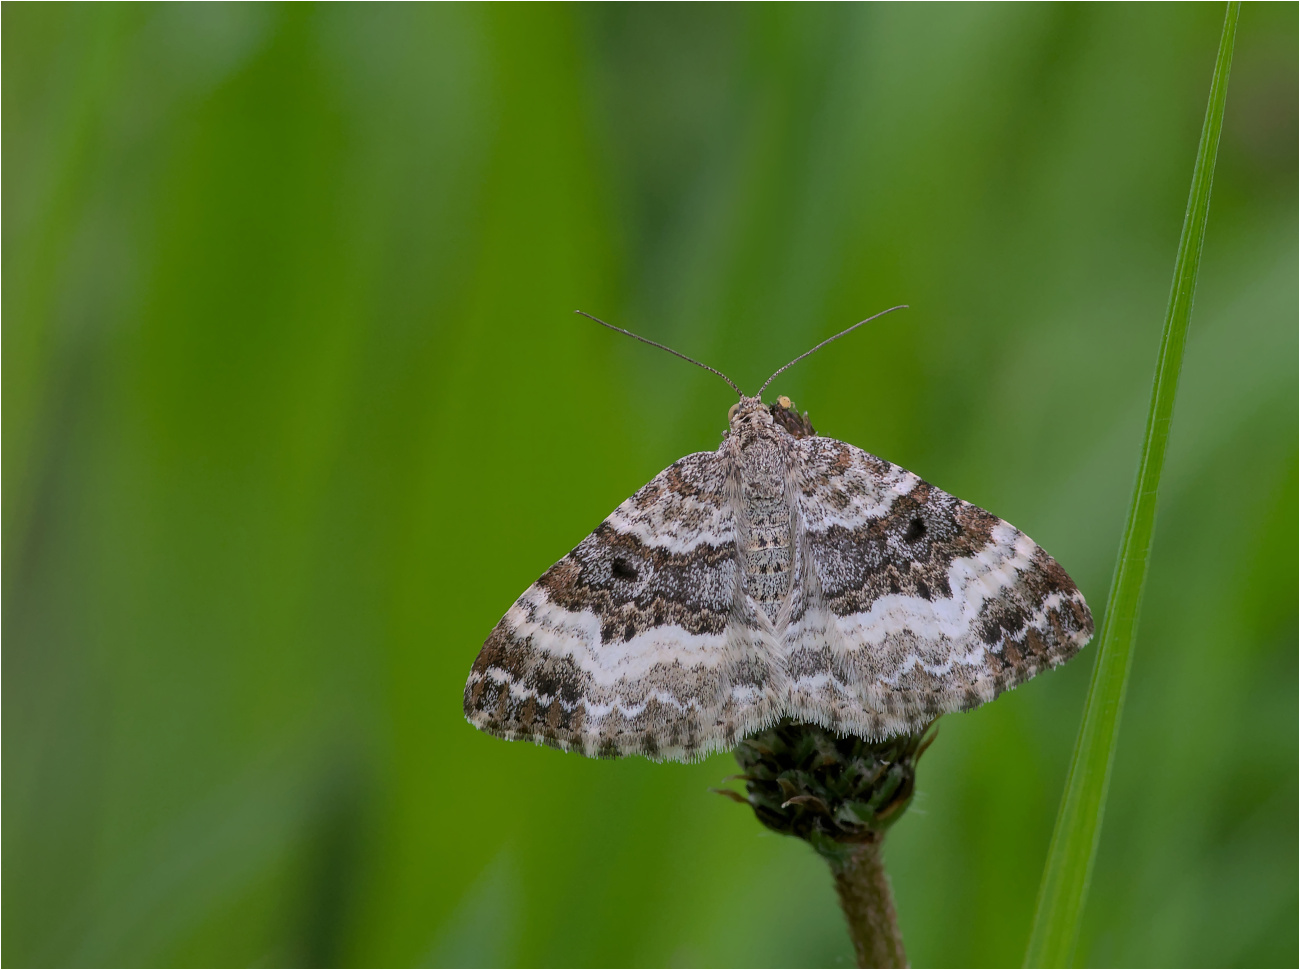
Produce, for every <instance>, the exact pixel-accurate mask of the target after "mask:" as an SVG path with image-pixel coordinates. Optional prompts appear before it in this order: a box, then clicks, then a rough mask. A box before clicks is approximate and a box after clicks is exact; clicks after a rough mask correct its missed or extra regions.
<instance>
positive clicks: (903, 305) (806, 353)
mask: <svg viewBox="0 0 1300 970" xmlns="http://www.w3.org/2000/svg"><path fill="white" fill-rule="evenodd" d="M906 309H907V304H906V303H900V304H899V305H898V306H891V307H890V308H889V309H888V310H881V311H880V312H879V313H877V314H875V315H874V316H870V317H867V319H865V320H859V321H858V322H857V323H855V324H854V325H853V326H851V327H849V328H848V329H847V330H841V331H840V332H839V333H837V334H836V335H835V336H834V337H827V338H826V339H825V340H823V341H822V342H821V343H819V344H818V345H817V346H816V347H814V348H813V349H812V350H805V351H804V352H803V353H802V354H800V355H799V356H798V357H796V358H795V359H794V360H792V361H790V363H788V364H786V365H785V366H784V367H782V368H780V369H778V370H777V372H776V373H775V374H773V375H772V376H771V377H769V378H768V379H767V380H765V381H764V382H763V386H762V387H760V388H759V389H758V395H757V396H758V397H762V396H763V392H764V391H765V390H767V385H769V384H771V383H772V382H773V381H774V380H776V379H777V377H778V376H779V375H780V374H781V373H782V372H783V371H787V370H789V369H790V368H791V367H793V366H794V365H795V364H797V363H799V361H801V360H803V359H804V358H805V357H809V356H811V355H813V354H815V353H817V351H819V350H821V349H822V348H823V347H825V346H826V345H827V344H828V343H830V342H831V341H832V340H839V339H840V338H841V337H843V336H844V335H845V334H846V333H852V332H853V331H854V330H857V329H858V327H860V326H862V325H863V324H864V323H870V322H871V321H872V320H879V319H880V318H881V317H883V316H884V315H885V314H886V313H893V312H894V311H895V310H906ZM606 326H609V324H606ZM732 386H733V387H734V386H735V385H732Z"/></svg>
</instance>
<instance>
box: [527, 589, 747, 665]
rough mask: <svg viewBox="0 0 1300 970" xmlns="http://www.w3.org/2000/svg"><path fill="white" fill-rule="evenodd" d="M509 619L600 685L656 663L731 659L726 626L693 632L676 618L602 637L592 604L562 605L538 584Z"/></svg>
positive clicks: (713, 662)
mask: <svg viewBox="0 0 1300 970" xmlns="http://www.w3.org/2000/svg"><path fill="white" fill-rule="evenodd" d="M530 613H531V614H532V617H533V618H532V619H529V614H530ZM506 621H507V624H508V625H509V627H510V630H511V632H512V633H513V634H514V636H515V637H516V638H518V639H520V640H524V639H527V638H529V637H531V638H532V646H533V648H534V649H535V650H538V651H540V652H542V653H546V654H550V655H551V656H553V657H567V658H569V659H571V660H572V661H573V662H574V663H575V664H576V665H577V666H578V667H579V669H581V670H582V671H583V672H584V673H586V674H589V675H590V676H591V678H592V680H593V681H594V682H595V683H596V684H597V685H599V686H601V687H612V686H614V685H615V684H617V683H618V682H619V681H620V680H636V679H638V678H640V677H643V676H645V675H646V674H647V673H649V672H650V670H651V668H653V667H663V666H672V665H673V664H674V663H680V664H681V666H682V667H684V668H687V669H690V668H692V667H704V668H709V669H712V668H716V667H718V666H720V665H721V664H722V663H724V662H725V660H726V659H727V651H726V650H725V649H724V648H725V646H726V643H727V634H726V633H725V632H722V633H716V634H705V633H690V632H689V631H687V630H685V629H683V628H682V627H680V626H677V625H675V624H665V625H663V626H657V627H652V628H651V629H649V630H646V631H645V632H644V633H638V634H637V635H636V636H634V637H633V638H632V639H631V640H627V641H622V640H617V641H614V642H611V643H602V642H601V637H600V617H598V616H597V615H596V613H595V612H594V611H593V610H589V609H588V610H583V611H582V612H580V613H574V612H573V611H571V610H567V609H565V608H564V607H562V606H557V605H556V604H554V603H552V602H551V601H550V600H549V599H548V598H547V596H546V591H545V590H543V589H542V588H541V587H539V586H535V585H534V586H530V587H529V588H528V590H527V591H526V592H525V593H524V595H523V596H521V597H519V599H518V600H517V601H516V602H515V605H514V606H512V607H510V610H509V612H507V613H506Z"/></svg>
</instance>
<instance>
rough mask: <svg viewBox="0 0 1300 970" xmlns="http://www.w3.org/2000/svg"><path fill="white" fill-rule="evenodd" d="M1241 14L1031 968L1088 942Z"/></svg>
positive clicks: (1168, 318) (1228, 52)
mask: <svg viewBox="0 0 1300 970" xmlns="http://www.w3.org/2000/svg"><path fill="white" fill-rule="evenodd" d="M1240 11H1241V4H1240V3H1239V2H1232V3H1229V4H1228V9H1227V13H1226V15H1225V17H1224V21H1223V34H1222V36H1221V37H1220V39H1219V55H1218V58H1217V60H1216V62H1215V65H1214V77H1213V79H1212V81H1211V83H1210V100H1209V104H1208V105H1207V107H1206V109H1205V123H1204V125H1203V126H1202V128H1201V142H1200V146H1199V147H1198V148H1197V151H1196V166H1195V168H1194V169H1193V171H1192V188H1191V193H1190V194H1189V196H1188V199H1187V213H1186V215H1185V216H1184V217H1183V231H1182V237H1181V238H1180V239H1179V241H1178V258H1177V261H1176V262H1175V263H1174V280H1173V288H1172V291H1171V292H1170V294H1169V309H1168V310H1167V311H1166V313H1165V327H1164V335H1163V336H1162V338H1161V342H1160V354H1159V357H1158V359H1157V361H1156V375H1155V385H1154V387H1153V388H1152V390H1151V410H1150V412H1149V413H1148V415H1147V426H1146V436H1145V439H1144V441H1143V443H1142V456H1141V463H1140V464H1139V466H1138V475H1137V483H1136V485H1135V486H1134V489H1133V501H1132V503H1131V504H1130V506H1129V512H1128V521H1127V522H1126V524H1125V526H1124V540H1123V544H1122V545H1121V546H1120V552H1119V559H1118V561H1117V562H1116V564H1115V573H1114V577H1113V579H1112V581H1111V590H1110V597H1109V599H1108V601H1107V604H1106V617H1105V620H1104V621H1103V623H1102V628H1101V637H1100V646H1099V647H1098V650H1097V660H1096V665H1095V666H1094V668H1093V673H1092V681H1091V683H1090V685H1089V687H1088V699H1087V703H1086V705H1085V709H1084V715H1083V724H1082V725H1081V726H1080V728H1079V737H1078V740H1077V741H1076V742H1075V747H1074V755H1073V758H1072V760H1071V763H1070V774H1069V777H1068V779H1067V780H1066V786H1065V795H1064V797H1063V798H1062V799H1061V807H1060V810H1059V812H1058V813H1057V816H1056V827H1055V829H1054V830H1053V832H1052V842H1051V846H1050V848H1049V849H1048V855H1047V864H1046V866H1045V868H1044V870H1043V881H1042V884H1041V885H1040V887H1039V890H1038V907H1037V911H1036V912H1035V914H1034V925H1033V929H1032V930H1031V932H1030V937H1029V949H1028V952H1027V953H1026V955H1025V966H1027V967H1064V966H1068V965H1069V961H1070V959H1071V957H1072V956H1073V953H1074V947H1075V942H1076V940H1077V939H1078V936H1079V923H1080V917H1081V916H1082V914H1083V905H1084V902H1085V900H1086V899H1087V894H1088V882H1089V879H1090V877H1091V875H1092V865H1093V860H1094V859H1095V857H1096V854H1097V842H1098V838H1099V836H1100V834H1101V820H1102V813H1103V811H1104V810H1105V807H1106V789H1107V787H1108V785H1109V782H1110V772H1111V767H1112V765H1113V764H1114V761H1115V747H1116V743H1117V740H1118V738H1119V719H1120V712H1121V711H1122V709H1123V707H1124V692H1125V688H1126V686H1127V684H1128V675H1129V667H1130V665H1131V662H1132V657H1133V634H1134V631H1135V630H1136V628H1137V618H1138V608H1139V606H1140V605H1141V599H1142V588H1143V586H1144V584H1145V581H1146V573H1147V559H1148V555H1149V553H1150V550H1151V535H1152V532H1153V530H1154V527H1155V514H1156V493H1157V489H1158V487H1159V484H1160V472H1161V470H1162V469H1163V467H1164V461H1165V446H1166V445H1167V444H1168V441H1169V426H1170V422H1171V420H1172V418H1173V412H1174V398H1175V396H1176V394H1177V392H1178V374H1179V371H1180V369H1181V368H1182V363H1183V349H1184V347H1185V346H1186V344H1187V327H1188V322H1189V321H1190V319H1191V315H1192V298H1193V296H1194V294H1195V291H1196V276H1197V273H1198V271H1199V269H1200V265H1201V247H1202V244H1203V243H1204V240H1205V223H1206V218H1207V215H1208V213H1209V208H1210V187H1211V185H1212V183H1213V181H1214V162H1215V158H1216V157H1217V155H1218V151H1219V133H1220V131H1221V130H1222V128H1223V109H1224V103H1225V101H1226V98H1227V91H1228V71H1229V69H1230V68H1231V66H1232V47H1233V41H1234V39H1235V37H1236V33H1237V18H1238V16H1239V14H1240Z"/></svg>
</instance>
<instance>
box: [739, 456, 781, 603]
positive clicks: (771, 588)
mask: <svg viewBox="0 0 1300 970" xmlns="http://www.w3.org/2000/svg"><path fill="white" fill-rule="evenodd" d="M781 458H782V455H781V452H780V449H779V447H776V446H775V443H774V442H769V441H759V442H753V443H752V444H751V446H750V447H749V448H747V449H745V450H744V453H743V458H742V461H741V462H740V472H741V480H740V499H741V508H740V510H739V511H740V519H741V526H742V527H741V530H740V536H739V538H740V543H739V545H740V566H741V570H742V572H743V574H744V581H745V591H746V592H747V593H748V594H749V595H750V596H751V597H752V598H753V599H754V601H755V602H756V603H758V605H759V606H760V607H761V608H762V609H763V612H765V613H766V614H767V616H768V619H772V620H775V619H776V616H777V614H778V613H779V612H780V610H781V604H782V602H783V601H784V600H785V597H786V595H787V594H788V593H789V592H790V578H791V575H792V566H793V564H794V555H793V550H794V535H793V531H792V528H793V521H792V518H791V514H790V500H789V496H788V495H787V494H786V474H785V471H786V470H785V464H784V462H783V461H782V460H781Z"/></svg>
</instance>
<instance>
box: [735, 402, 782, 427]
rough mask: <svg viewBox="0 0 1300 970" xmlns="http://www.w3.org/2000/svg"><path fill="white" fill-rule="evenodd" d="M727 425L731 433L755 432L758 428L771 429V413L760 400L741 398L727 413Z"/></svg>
mask: <svg viewBox="0 0 1300 970" xmlns="http://www.w3.org/2000/svg"><path fill="white" fill-rule="evenodd" d="M727 424H729V425H730V426H731V430H732V431H755V430H758V429H759V428H770V427H772V413H771V412H770V411H769V410H768V409H767V405H765V404H764V403H763V402H762V401H761V400H759V399H758V397H757V396H755V397H742V398H741V399H740V400H739V401H737V402H736V403H735V404H733V405H732V406H731V410H730V411H728V412H727Z"/></svg>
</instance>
